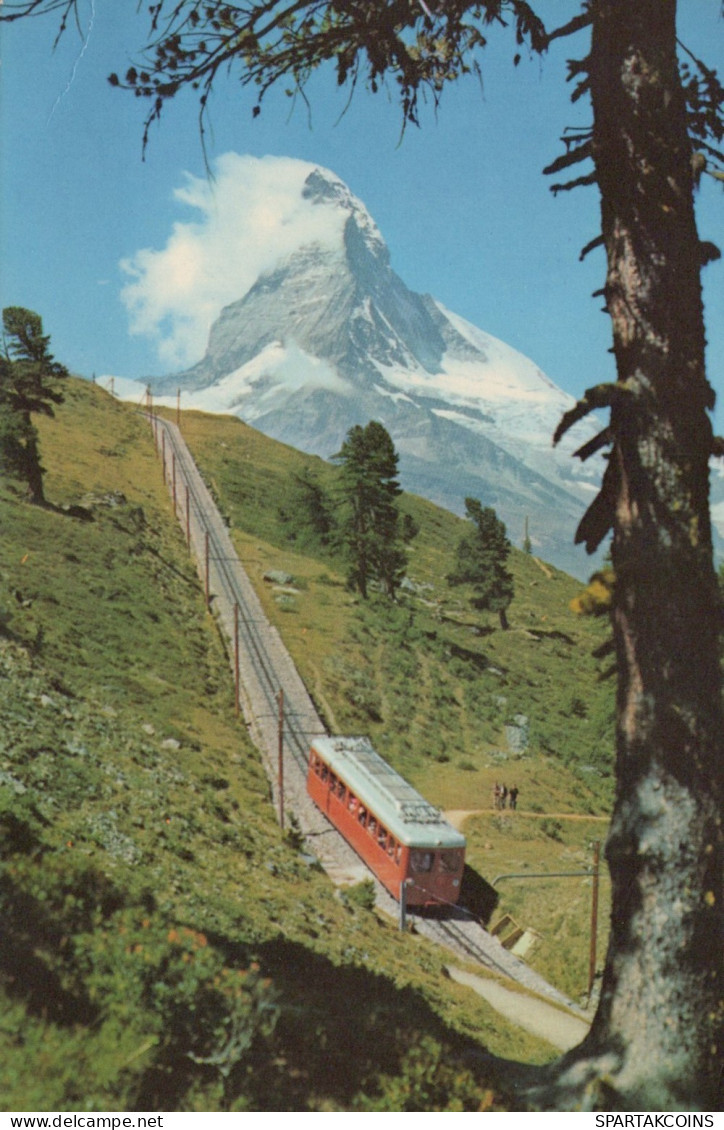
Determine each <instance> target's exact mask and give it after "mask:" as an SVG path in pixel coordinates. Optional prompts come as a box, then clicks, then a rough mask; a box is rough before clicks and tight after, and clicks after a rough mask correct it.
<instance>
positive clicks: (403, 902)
mask: <svg viewBox="0 0 724 1130" xmlns="http://www.w3.org/2000/svg"><path fill="white" fill-rule="evenodd" d="M411 886H412V879H403V880H402V882H401V883H400V932H401V933H402V934H404V933H405V932H406V930H407V890H408V887H411Z"/></svg>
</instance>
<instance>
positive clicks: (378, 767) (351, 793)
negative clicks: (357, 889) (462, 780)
mask: <svg viewBox="0 0 724 1130" xmlns="http://www.w3.org/2000/svg"><path fill="white" fill-rule="evenodd" d="M307 790H308V792H309V795H310V796H311V797H312V799H313V800H314V802H315V804H316V805H317V806H318V807H319V808H320V809H321V810H322V812H323V813H324V814H325V816H327V817H328V819H329V820H330V821H331V822H332V824H334V826H335V827H336V828H337V829H338V830H339V831H340V832H341V834H342V835H343V836H344V838H345V839H346V840H347V841H348V843H350V844H351V846H352V847H353V848H354V849H355V851H356V852H357V854H358V855H359V856H361V858H362V859H363V860H364V862H365V863H366V864H367V866H368V867H369V868H370V870H371V871H373V872H374V874H375V875H376V876H377V878H378V879H379V880H380V882H381V883H382V884H383V885H384V886H385V887H386V888H387V890H388V891H389V892H390V894H391V895H392V896H393V897H394V898H396V899H399V898H400V890H401V884H402V883H406V891H407V904H408V906H443V905H445V904H446V903H456V902H457V900H458V897H459V894H460V884H461V882H462V877H463V868H464V865H465V837H464V836H463V835H462V834H461V833H460V832H458V831H456V829H455V828H453V827H452V825H451V824H449V823H448V821H447V820H446V819H445V818H444V816H443V815H442V813H441V812H440V810H439V809H438V808H435V807H434V806H433V805H431V804H428V802H427V801H426V800H424V799H423V798H422V797H421V796H420V794H419V793H418V792H417V791H416V790H415V789H413V787H412V785H410V784H408V783H407V781H405V780H404V778H403V777H401V776H400V775H399V773H396V772H395V770H394V769H392V768H391V766H389V765H388V764H387V762H386V761H385V760H384V759H383V758H382V757H380V755H379V754H378V753H377V752H376V751H375V749H374V748H373V747H372V744H371V743H370V741H369V740H368V739H367V738H317V739H316V740H315V741H314V742H313V743H312V747H311V750H310V754H309V771H308V774H307Z"/></svg>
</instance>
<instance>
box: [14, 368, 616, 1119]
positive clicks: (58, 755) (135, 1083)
mask: <svg viewBox="0 0 724 1130" xmlns="http://www.w3.org/2000/svg"><path fill="white" fill-rule="evenodd" d="M39 426H40V430H41V447H42V456H43V463H44V466H45V467H46V468H47V474H46V495H47V498H48V500H49V502H50V503H51V506H49V507H48V508H46V509H39V508H37V507H31V506H29V505H28V504H27V502H26V501H25V500H24V498H23V493H22V490H21V489H20V488H19V486H18V484H14V483H12V482H9V481H3V482H2V483H0V520H1V523H2V539H1V541H0V670H1V672H2V678H1V679H0V726H1V732H2V738H1V739H0V741H1V743H2V744H1V746H0V813H1V816H0V835H1V836H2V848H3V851H2V855H3V871H2V880H1V882H2V900H3V902H2V906H3V923H4V930H3V933H2V938H1V939H0V972H1V977H0V998H1V999H2V1012H3V1021H2V1025H1V1026H0V1027H1V1032H2V1034H1V1036H0V1042H1V1044H2V1057H1V1059H0V1080H1V1086H2V1094H3V1096H4V1099H3V1102H4V1106H5V1109H7V1110H56V1109H62V1110H93V1109H96V1110H97V1109H106V1110H108V1109H110V1110H149V1109H166V1110H319V1111H329V1110H421V1111H428V1110H429V1111H434V1110H479V1109H506V1108H507V1107H508V1106H509V1105H510V1103H511V1099H510V1096H508V1095H506V1094H505V1092H504V1090H501V1089H500V1087H496V1086H495V1085H493V1084H492V1083H491V1078H492V1075H491V1073H490V1070H489V1069H488V1068H486V1066H485V1062H484V1060H483V1059H482V1058H481V1056H480V1054H479V1053H481V1052H482V1051H487V1052H489V1053H491V1054H492V1055H494V1056H499V1057H505V1058H514V1059H517V1060H523V1061H527V1062H539V1063H540V1062H545V1061H546V1060H548V1059H551V1058H553V1057H554V1055H555V1052H554V1049H553V1048H552V1047H551V1046H550V1045H548V1044H547V1043H545V1042H543V1041H541V1040H537V1039H535V1038H533V1037H532V1036H529V1035H528V1034H526V1033H525V1032H524V1031H523V1030H522V1029H520V1028H517V1027H514V1026H513V1025H511V1024H509V1023H508V1022H507V1021H505V1020H504V1019H503V1018H502V1017H501V1016H500V1015H499V1014H497V1013H495V1012H493V1010H492V1009H491V1008H490V1007H489V1006H488V1005H487V1004H486V1003H485V1002H484V1001H483V1000H481V999H480V998H479V997H477V996H476V995H475V994H473V993H472V992H471V991H470V990H468V989H466V988H464V987H462V986H460V985H457V984H456V983H454V982H453V981H451V980H450V978H449V977H448V976H446V973H445V964H446V962H448V961H449V960H450V958H449V955H447V954H445V953H443V952H441V951H440V950H438V949H436V948H435V947H434V946H432V945H431V944H429V943H428V942H427V941H426V940H425V939H423V938H421V937H419V936H417V935H415V934H414V933H411V934H408V935H404V936H403V935H401V934H400V933H399V931H398V929H397V924H396V923H395V922H394V921H392V920H390V919H387V918H386V917H385V916H384V915H381V914H380V913H379V912H376V911H372V910H369V909H366V908H365V906H364V905H363V904H360V903H356V902H355V901H354V900H353V899H347V900H344V901H343V900H342V899H340V897H339V893H338V892H337V891H335V889H334V888H333V886H332V884H331V883H330V882H329V880H328V879H327V878H326V876H325V875H324V874H323V873H322V872H321V871H320V870H319V868H318V867H317V866H316V865H315V864H314V861H313V860H312V859H311V858H310V857H309V856H308V855H307V854H306V853H304V852H302V851H300V850H299V848H298V846H297V844H296V843H295V842H294V837H290V838H287V839H285V838H284V837H282V835H281V834H280V831H279V828H278V826H277V823H276V821H275V818H274V813H273V811H272V807H271V804H270V797H269V789H268V786H267V782H266V779H265V776H264V773H263V770H262V767H261V763H260V760H259V757H258V754H257V752H256V751H255V749H254V748H253V746H252V745H251V743H250V742H249V739H248V736H247V733H246V728H245V726H244V725H243V723H241V722H240V721H239V720H238V719H237V718H236V716H235V714H234V708H233V686H232V681H231V677H230V672H229V664H228V657H227V655H226V654H225V650H224V647H223V644H222V641H221V639H220V636H219V634H218V632H217V629H216V625H215V623H214V621H213V619H212V618H211V617H209V616H208V615H207V613H206V611H205V608H204V601H203V594H202V592H201V589H200V586H199V583H198V578H197V573H196V569H195V567H194V565H193V563H192V562H191V561H190V560H189V557H188V554H187V550H186V547H185V544H184V540H183V532H182V530H181V529H180V527H179V526H178V524H177V523H176V522H175V520H174V519H173V516H172V514H171V507H170V503H169V499H168V493H167V491H166V489H165V487H164V486H163V483H162V481H161V474H160V466H159V462H158V459H157V457H156V454H155V451H154V445H153V438H152V433H151V429H150V427H149V425H148V422H147V421H146V420H145V419H144V418H143V416H142V415H140V414H139V412H138V411H137V409H136V408H134V406H133V405H125V404H121V403H118V402H116V401H114V400H113V399H112V398H111V397H110V396H109V395H108V394H107V393H105V392H104V391H103V390H101V389H100V388H98V387H96V386H94V385H91V384H89V383H87V382H82V381H77V380H71V381H69V382H68V387H67V392H66V400H65V403H64V404H63V405H62V406H61V407H60V408H59V409H58V411H57V415H56V419H54V420H47V421H46V420H43V421H40V422H39ZM182 429H183V431H184V434H185V436H186V438H187V441H188V443H189V445H190V446H191V449H192V451H193V452H194V454H195V456H196V458H197V460H198V462H199V465H200V466H201V468H202V471H203V473H204V474H205V476H206V478H207V481H208V482H209V485H210V486H211V487H212V490H213V491H214V493H215V496H216V498H217V500H218V502H219V505H220V507H221V509H222V512H223V513H224V514H225V515H226V516H227V518H228V520H229V522H230V525H231V530H232V534H233V537H234V539H235V542H236V544H237V547H238V550H239V553H240V555H241V557H242V560H243V561H244V563H245V565H246V567H247V568H248V571H249V573H250V576H251V578H252V580H253V582H254V583H255V585H256V587H257V589H258V591H259V593H260V595H261V597H262V600H263V602H264V606H265V608H266V611H267V613H268V615H269V616H270V618H271V619H272V620H273V622H274V623H275V624H276V625H277V626H278V627H279V630H280V631H281V633H282V635H283V638H284V639H285V642H286V643H287V646H288V647H289V649H290V651H291V652H292V654H293V656H294V658H295V660H296V662H297V664H298V666H299V668H300V671H301V673H302V675H303V677H304V679H305V681H306V682H307V685H308V687H309V689H310V691H311V692H312V694H313V696H314V698H315V700H316V702H317V704H318V706H319V709H320V711H321V713H322V714H323V716H324V718H325V720H326V722H327V724H328V726H329V727H330V729H331V730H333V731H335V732H340V733H366V734H369V736H370V737H371V738H372V740H373V741H374V742H375V744H376V745H377V747H378V748H379V750H380V752H381V753H382V754H383V755H384V756H385V757H387V758H388V759H389V760H390V761H391V762H392V763H393V764H394V765H395V766H396V767H397V768H399V769H400V770H401V771H402V772H403V773H404V774H405V775H406V776H408V777H409V778H410V780H412V782H413V783H414V784H415V785H416V786H417V787H419V788H420V789H421V790H422V791H423V792H424V793H425V795H426V796H427V797H428V798H429V799H430V800H432V801H433V802H435V803H437V804H439V805H440V806H441V807H443V808H445V809H446V810H448V811H450V812H456V813H469V814H470V815H467V816H466V817H465V818H464V829H465V831H466V834H467V835H468V842H469V852H468V858H469V861H470V863H471V864H472V865H473V867H475V868H476V869H477V870H478V871H479V872H480V873H481V874H482V875H484V876H485V877H486V878H487V879H488V880H489V881H490V880H492V879H493V878H494V877H496V876H498V875H502V874H505V873H510V872H525V871H531V872H534V871H536V872H537V871H553V870H555V871H559V870H578V869H582V868H583V867H585V866H588V865H590V859H591V845H592V843H593V841H594V840H596V839H603V838H604V837H605V831H606V814H607V812H608V810H609V808H610V803H611V795H612V770H611V763H612V747H613V737H612V708H613V690H612V683H611V680H610V678H606V677H605V675H606V672H605V669H604V668H605V662H603V661H599V660H597V659H596V658H595V657H594V652H595V651H596V649H597V648H598V647H600V645H601V644H602V643H603V642H604V641H605V638H606V629H605V627H604V626H603V625H602V624H601V623H600V622H599V621H595V620H592V619H588V618H585V617H580V616H577V615H575V614H574V613H573V612H572V611H571V609H570V601H571V600H572V599H573V598H574V597H575V595H576V593H577V592H578V591H579V589H580V587H581V586H580V584H578V583H577V582H575V581H573V580H572V579H571V578H569V577H567V576H565V575H564V574H562V573H560V572H559V571H557V570H555V569H553V568H551V567H550V566H548V565H547V564H546V563H544V562H537V561H536V560H535V559H534V558H532V557H530V556H529V555H526V554H524V553H522V552H519V551H517V550H516V551H514V553H513V558H512V571H513V573H514V577H515V586H516V596H515V599H514V602H513V604H512V606H511V608H510V610H509V619H510V623H511V628H510V630H509V631H508V632H502V631H501V630H500V628H499V626H498V623H497V617H494V616H490V617H488V618H486V617H485V615H483V616H482V617H481V616H480V615H479V614H477V613H474V612H473V610H472V609H471V608H470V606H469V603H468V597H469V594H468V593H466V592H465V590H464V589H462V588H457V589H451V588H449V586H448V585H447V583H446V581H445V577H446V574H447V573H448V572H449V570H450V568H451V566H452V559H453V554H454V548H455V544H456V541H457V538H458V537H459V536H460V533H461V531H462V530H463V529H464V523H463V521H462V520H461V519H458V518H456V517H454V516H453V515H451V514H448V513H446V512H444V511H441V510H440V509H438V508H436V507H434V506H432V505H431V504H428V503H426V502H424V501H423V500H421V499H417V498H412V497H409V496H407V495H403V496H402V506H403V508H404V509H405V510H407V511H408V512H409V513H410V514H411V515H412V516H413V517H414V518H415V521H416V523H417V525H418V526H419V530H420V532H419V534H418V536H417V538H416V539H415V540H414V542H413V543H412V545H411V547H410V560H409V568H408V578H409V585H407V586H406V591H404V592H402V593H401V594H400V598H399V600H398V602H397V603H395V604H394V605H391V604H390V603H389V602H387V601H385V600H383V598H382V597H381V596H379V595H375V594H373V595H372V597H371V598H370V600H369V601H367V602H362V601H360V600H359V599H358V598H356V597H355V596H354V594H353V593H351V592H350V591H349V590H348V589H347V588H346V585H345V569H344V563H343V561H342V560H341V559H340V556H339V553H338V552H337V551H336V550H335V549H334V548H333V547H331V546H330V545H324V544H321V543H320V542H319V540H318V538H316V536H315V535H313V534H312V533H310V531H309V530H308V529H306V528H305V527H304V525H303V524H301V525H300V523H299V521H298V520H297V518H296V517H295V514H294V512H292V513H290V507H289V500H290V497H293V493H294V490H295V489H296V488H295V483H296V482H297V479H296V476H299V475H308V474H309V473H311V474H313V475H314V476H315V477H316V478H317V479H318V481H319V483H320V484H321V485H322V486H323V487H324V489H325V490H326V491H328V492H329V493H330V496H331V495H333V492H334V489H335V487H334V479H335V470H334V468H332V467H330V466H329V465H327V464H324V463H322V461H320V460H315V459H312V458H311V457H309V456H305V455H302V454H300V453H299V452H296V451H294V450H293V449H291V448H289V447H285V446H283V445H280V444H278V443H275V442H273V441H271V440H269V439H267V438H265V437H263V436H261V435H260V434H259V433H257V432H254V431H253V430H252V429H251V428H248V427H246V426H244V425H243V424H241V423H240V422H239V421H237V420H234V419H230V418H225V417H210V416H202V415H199V414H192V413H189V414H186V413H185V414H184V415H183V419H182ZM484 501H485V500H483V502H484ZM534 523H535V515H533V514H532V515H531V525H532V526H534ZM270 569H282V570H284V571H286V572H288V573H289V574H290V575H291V576H292V578H293V581H292V582H291V583H290V584H289V585H285V586H275V585H274V584H270V583H269V582H267V581H265V580H264V579H263V576H264V573H265V572H268V571H269V570H270ZM522 718H524V719H525V720H526V721H525V724H524V725H522V723H521V719H522ZM511 727H512V729H511ZM521 728H522V730H523V731H524V737H525V742H524V748H519V746H520V741H519V740H518V739H517V738H516V734H520V731H521ZM498 780H500V781H505V782H506V784H508V786H510V785H512V784H516V785H517V786H518V787H519V789H520V798H519V810H518V811H517V812H505V813H496V812H493V811H492V807H491V792H492V787H493V785H494V783H495V782H496V781H498ZM461 819H463V818H462V817H461ZM499 891H500V902H499V905H498V908H497V910H496V912H495V916H494V918H493V922H495V920H496V919H497V918H499V917H501V916H502V915H503V914H506V913H507V914H510V915H512V916H513V917H514V919H515V920H516V922H518V923H519V924H520V925H521V926H524V927H525V928H527V929H529V930H530V931H533V932H535V935H536V939H537V940H536V944H535V946H534V948H533V950H532V951H531V953H530V955H529V960H530V961H531V963H532V964H533V965H535V966H536V967H537V968H539V969H540V970H541V972H542V973H544V975H546V976H547V977H549V979H550V980H551V981H552V982H553V983H554V984H556V985H557V986H558V987H559V988H561V989H563V990H564V991H566V992H568V993H570V994H571V995H573V996H574V997H575V998H577V999H578V998H580V997H581V996H582V995H583V994H585V991H586V987H587V978H588V951H589V939H588V933H587V931H588V919H589V913H590V896H591V886H590V879H589V878H573V879H562V880H545V881H544V882H542V883H540V882H537V881H532V880H531V881H530V882H526V881H524V880H523V881H520V880H503V881H501V882H500V884H499ZM601 894H602V912H601V918H600V921H601V929H600V933H601V937H600V939H599V954H600V957H599V963H600V961H601V959H602V952H603V951H602V947H603V946H604V945H605V931H606V917H607V914H606V900H607V882H606V880H605V878H604V880H603V881H602V889H601Z"/></svg>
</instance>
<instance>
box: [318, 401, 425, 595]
mask: <svg viewBox="0 0 724 1130" xmlns="http://www.w3.org/2000/svg"><path fill="white" fill-rule="evenodd" d="M333 458H334V461H335V462H338V463H339V464H340V465H341V469H340V480H339V481H340V488H339V489H340V517H339V535H340V540H341V544H342V546H343V548H344V550H345V553H346V555H347V558H348V561H349V571H348V575H347V579H348V583H349V585H350V587H352V588H355V589H357V590H358V592H359V593H360V595H361V596H362V598H363V599H365V600H366V599H367V596H368V593H369V586H370V583H371V582H372V581H377V582H379V584H380V586H381V587H382V590H383V592H385V593H386V594H387V596H389V597H394V595H395V592H396V591H397V587H398V585H399V583H400V581H401V579H402V576H403V573H404V570H405V565H406V561H407V558H406V554H405V551H404V549H403V547H402V543H401V535H400V518H399V510H398V505H397V499H398V496H399V495H400V493H401V491H400V485H399V482H398V481H397V463H398V460H397V452H396V451H395V448H394V444H393V443H392V440H391V438H390V436H389V434H388V432H387V431H386V429H385V428H384V427H383V426H382V424H380V423H378V422H377V421H376V420H371V421H370V423H369V424H367V426H366V427H364V428H363V427H362V426H361V425H360V424H356V425H355V426H354V427H353V428H350V430H349V431H348V432H347V437H346V439H345V441H344V443H343V444H342V447H341V450H340V451H339V452H338V453H337V454H336V455H335V456H334V457H333Z"/></svg>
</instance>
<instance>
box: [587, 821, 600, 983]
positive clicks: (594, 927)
mask: <svg viewBox="0 0 724 1130" xmlns="http://www.w3.org/2000/svg"><path fill="white" fill-rule="evenodd" d="M600 863H601V843H600V840H596V842H595V843H594V845H593V893H592V895H591V951H590V958H589V962H588V996H589V999H590V996H591V992H592V991H593V982H594V980H595V977H596V934H597V933H598V876H599V873H600Z"/></svg>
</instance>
